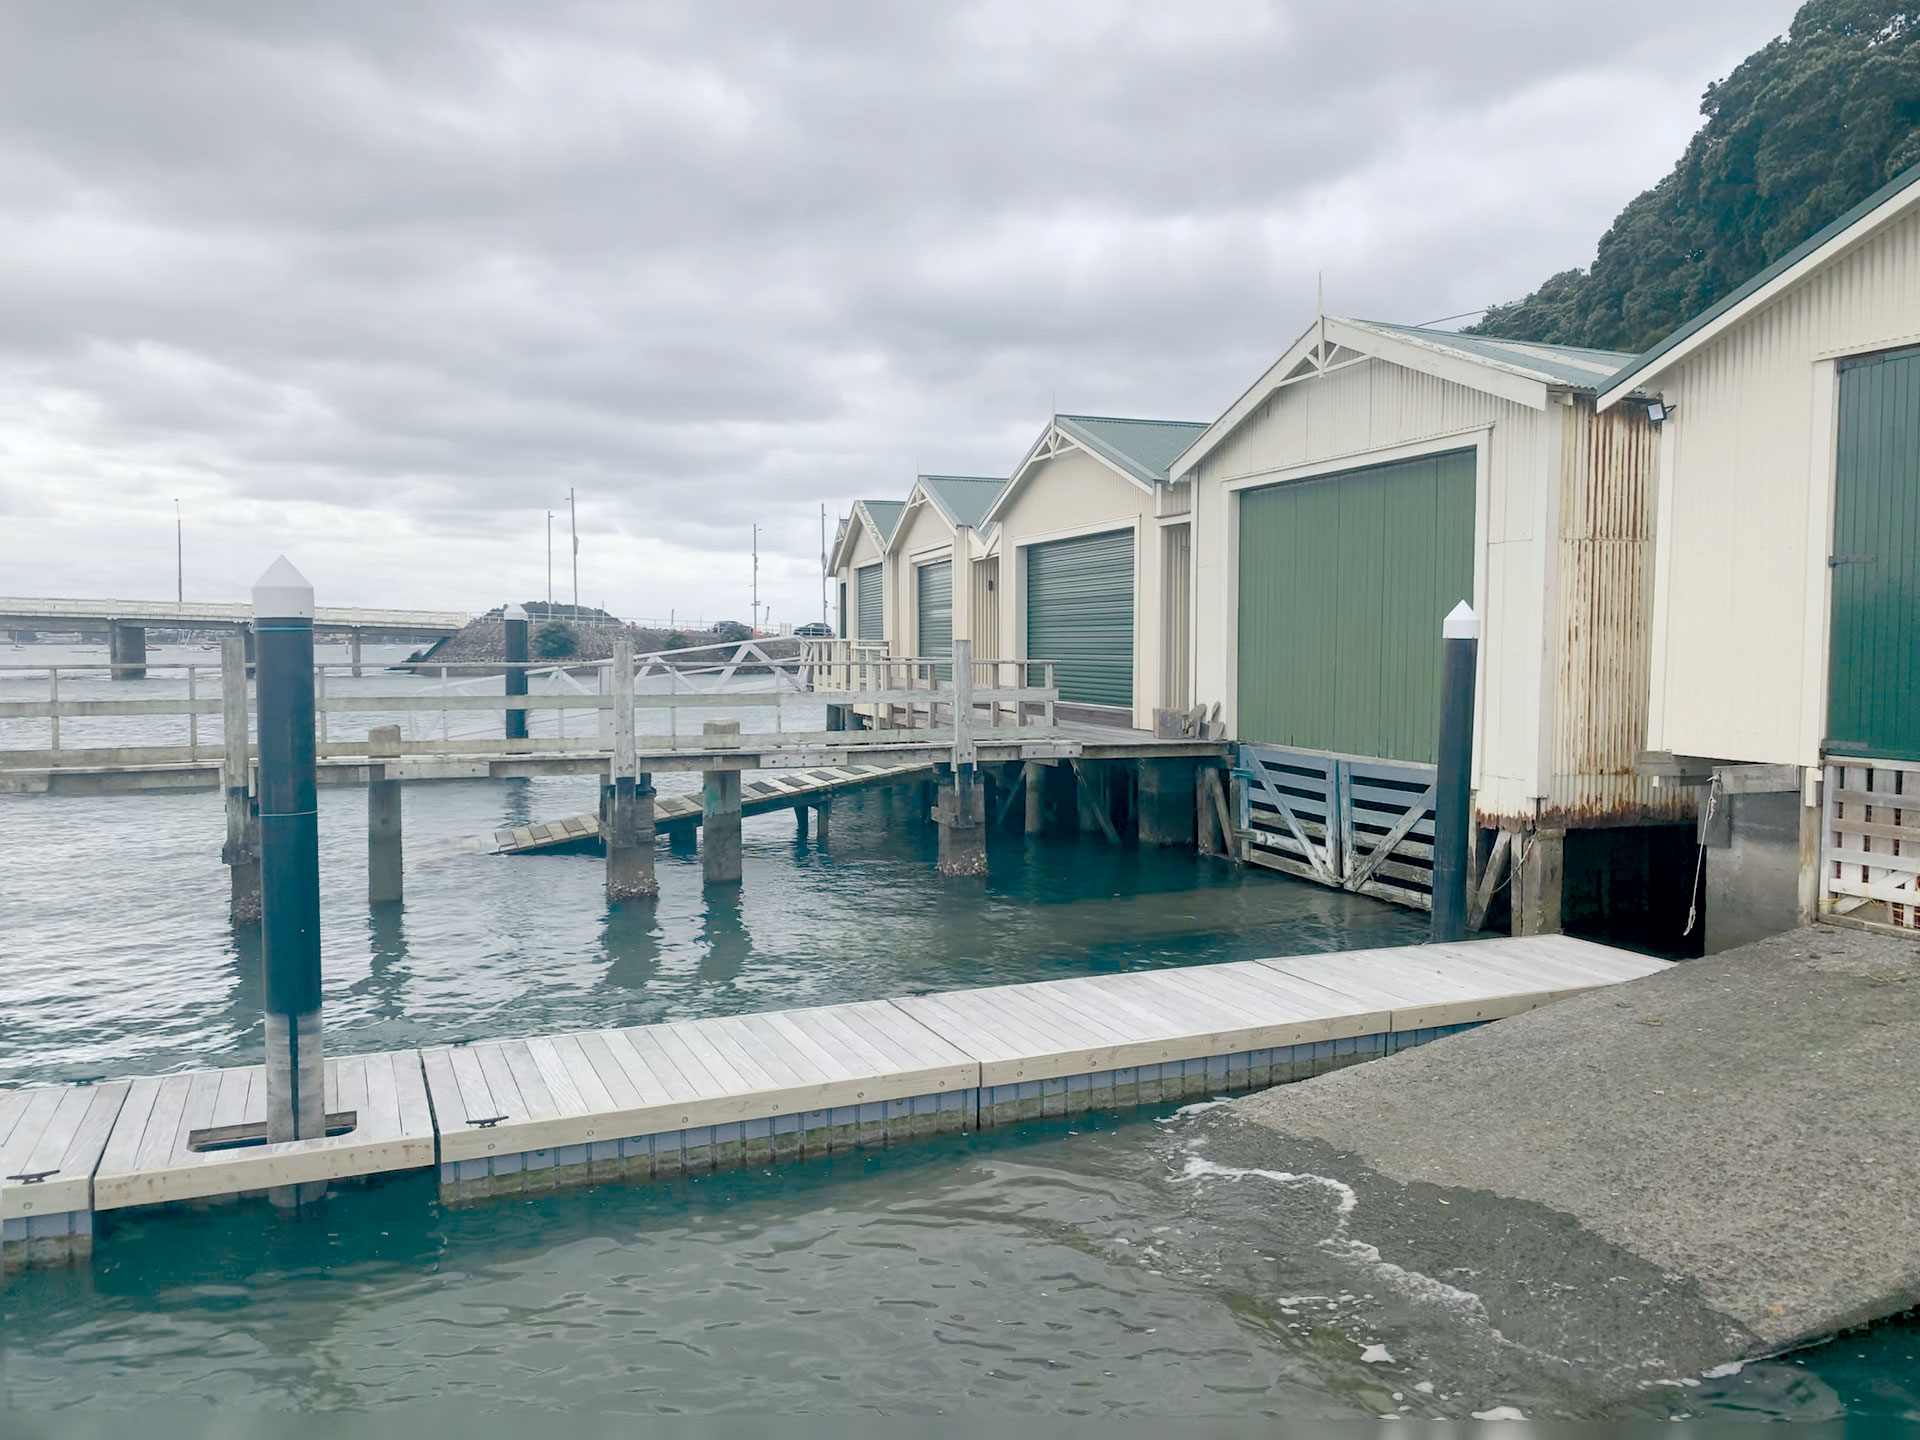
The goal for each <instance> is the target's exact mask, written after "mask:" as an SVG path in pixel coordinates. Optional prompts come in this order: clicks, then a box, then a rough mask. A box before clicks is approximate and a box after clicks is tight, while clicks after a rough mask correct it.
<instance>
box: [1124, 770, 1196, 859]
mask: <svg viewBox="0 0 1920 1440" xmlns="http://www.w3.org/2000/svg"><path fill="white" fill-rule="evenodd" d="M1136 763H1137V764H1138V765H1139V767H1140V783H1139V785H1138V786H1137V787H1136V788H1135V794H1136V795H1137V796H1138V797H1139V833H1140V843H1141V845H1143V846H1170V845H1191V844H1193V843H1194V829H1195V824H1194V819H1195V804H1194V783H1193V782H1194V765H1193V761H1191V760H1187V759H1173V760H1140V761H1137V762H1136Z"/></svg>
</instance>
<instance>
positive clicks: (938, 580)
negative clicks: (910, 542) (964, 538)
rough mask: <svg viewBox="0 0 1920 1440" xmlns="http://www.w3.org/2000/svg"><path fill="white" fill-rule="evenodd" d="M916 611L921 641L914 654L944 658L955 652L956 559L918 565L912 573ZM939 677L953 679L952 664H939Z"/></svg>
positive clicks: (927, 657) (926, 657)
mask: <svg viewBox="0 0 1920 1440" xmlns="http://www.w3.org/2000/svg"><path fill="white" fill-rule="evenodd" d="M913 588H914V602H915V614H916V615H917V616H918V617H919V618H918V621H917V623H918V625H919V627H920V628H919V636H920V643H919V645H918V646H917V647H916V648H915V650H914V652H913V653H914V654H915V655H917V656H919V657H921V658H922V659H929V660H934V659H945V658H948V657H950V656H952V654H953V562H952V561H951V560H942V561H940V562H939V563H938V564H935V565H922V566H919V567H918V568H917V569H916V570H915V571H914V574H913ZM939 674H940V678H941V679H942V680H947V679H951V678H952V675H953V671H952V668H951V667H950V666H945V665H943V666H941V667H940V671H939Z"/></svg>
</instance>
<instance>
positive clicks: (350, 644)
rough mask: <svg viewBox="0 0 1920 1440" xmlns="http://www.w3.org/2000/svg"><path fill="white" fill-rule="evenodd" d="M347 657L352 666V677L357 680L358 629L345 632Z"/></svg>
mask: <svg viewBox="0 0 1920 1440" xmlns="http://www.w3.org/2000/svg"><path fill="white" fill-rule="evenodd" d="M347 659H348V662H349V663H350V664H351V665H352V667H353V672H352V673H353V678H354V679H356V680H358V679H359V678H360V632H359V631H358V630H349V631H348V632H347Z"/></svg>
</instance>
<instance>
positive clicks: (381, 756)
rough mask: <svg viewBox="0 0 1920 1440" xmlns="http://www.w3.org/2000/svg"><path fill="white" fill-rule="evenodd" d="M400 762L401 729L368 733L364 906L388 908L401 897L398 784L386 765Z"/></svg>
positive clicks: (383, 727)
mask: <svg viewBox="0 0 1920 1440" xmlns="http://www.w3.org/2000/svg"><path fill="white" fill-rule="evenodd" d="M399 758H400V727H399V726H398V725H376V726H374V727H373V728H372V729H371V730H369V731H367V902H368V903H369V904H371V905H391V904H394V903H395V902H397V901H399V900H400V899H401V898H402V896H403V895H404V889H403V885H404V882H403V880H402V878H401V859H402V853H403V844H402V838H401V823H400V822H401V815H400V781H399V779H398V777H397V776H395V775H394V773H393V769H392V767H390V766H389V765H388V764H387V763H386V762H387V761H388V760H398V759H399Z"/></svg>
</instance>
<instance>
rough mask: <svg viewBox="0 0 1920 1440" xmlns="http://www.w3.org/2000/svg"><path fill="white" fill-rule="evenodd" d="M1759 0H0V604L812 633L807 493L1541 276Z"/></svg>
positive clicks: (1216, 406) (1742, 30)
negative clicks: (755, 554) (563, 602)
mask: <svg viewBox="0 0 1920 1440" xmlns="http://www.w3.org/2000/svg"><path fill="white" fill-rule="evenodd" d="M1793 9H1794V6H1793V4H1792V3H1790V0H1681V3H1679V4H1675V3H1673V0H1660V3H1657V4H1656V3H1639V0H1616V3H1613V4H1610V5H1608V6H1606V7H1604V9H1603V10H1602V11H1595V10H1594V9H1592V8H1591V7H1587V8H1585V9H1581V8H1574V9H1569V8H1567V7H1565V6H1552V5H1542V4H1540V3H1539V0H1468V3H1461V0H1434V3H1415V0H1377V3H1373V4H1366V5H1362V4H1345V5H1327V4H1325V3H1322V0H1265V3H1258V0H1206V3H1204V4H1189V5H1172V4H1166V3H1150V4H1138V5H1134V4H1126V3H1120V0H1099V3H1085V4H1080V3H1063V0H1008V3H980V4H972V3H940V4H933V3H920V4H912V3H899V0H886V3H873V4H861V3H836V4H830V5H829V4H791V3H770V4H764V5H753V4H722V3H713V0H707V3H688V4H684V5H674V4H636V3H608V4H572V3H564V0H543V3H542V4H540V5H537V6H536V5H527V4H524V3H515V4H511V5H508V4H490V3H485V0H449V3H445V4H435V3H428V0H407V3H402V4H395V3H393V0H368V3H352V0H332V3H327V4H317V3H316V4H293V3H274V4H260V3H258V0H233V3H227V4H220V3H196V4H192V5H180V6H175V5H169V4H165V3H161V0H139V3H129V4H126V5H122V6H114V5H107V4H89V3H85V0H46V3H35V0H7V3H6V4H5V6H4V8H3V9H0V593H10V594H40V595H120V596H140V597H150V598H160V597H163V596H165V597H170V596H171V595H172V593H173V586H174V547H173V539H174V536H173V502H174V499H175V498H176V497H178V499H179V500H180V502H181V506H182V509H183V511H184V514H185V517H186V589H187V594H188V595H189V597H198V598H206V599H240V598H244V595H245V592H246V589H247V587H248V586H249V585H250V583H251V582H252V580H253V579H254V577H255V576H257V575H258V573H259V572H260V571H261V570H262V569H264V568H265V567H266V565H267V563H268V562H269V561H270V560H271V559H272V558H273V555H274V554H275V553H276V552H278V551H281V550H284V551H285V552H286V553H287V554H288V555H289V556H291V557H292V558H293V560H294V562H295V563H296V564H297V565H299V566H300V567H301V568H302V569H303V570H305V571H306V573H307V574H308V576H309V577H310V578H311V579H312V580H313V581H314V583H315V586H316V588H317V590H318V591H319V594H320V597H321V599H322V601H323V602H325V603H338V604H374V603H384V604H394V605H419V606H433V607H451V608H459V609H473V610H478V609H484V608H486V607H488V606H491V605H493V604H496V603H498V602H500V601H501V600H503V599H508V598H512V599H529V598H534V597H537V596H541V595H544V594H545V592H546V584H547V580H546V575H547V571H546V549H545V535H546V514H547V511H548V510H549V509H555V510H557V511H559V512H560V514H559V517H558V519H557V520H556V528H557V533H558V535H559V536H560V540H559V542H558V543H557V544H556V547H555V572H556V574H555V594H556V597H557V598H560V599H566V598H568V591H569V586H570V579H569V576H568V571H567V568H566V553H565V528H564V527H565V502H566V496H567V489H568V487H569V486H572V487H575V488H576V489H577V491H578V494H579V510H580V528H581V533H582V537H583V539H582V546H581V555H580V587H581V599H582V600H583V601H585V602H586V603H589V604H601V603H604V604H605V605H607V606H608V607H610V608H612V609H614V610H616V611H619V612H620V613H622V614H625V615H629V616H643V617H652V616H660V615H665V614H666V612H667V611H668V609H669V608H670V607H671V608H674V609H676V610H677V611H678V612H679V614H680V615H681V616H687V615H689V614H692V615H698V616H704V618H705V619H708V620H713V619H718V618H723V617H739V618H742V619H744V618H746V615H747V606H748V582H749V563H748V540H749V527H750V526H751V525H752V524H754V523H755V522H756V521H757V522H758V523H759V524H760V525H761V527H762V540H761V594H762V598H763V599H765V600H767V601H768V602H769V603H770V604H771V606H772V612H773V619H774V620H775V621H776V622H777V621H780V620H789V621H797V620H804V619H810V618H817V616H818V613H819V604H820V602H819V579H818V559H817V555H818V550H819V534H818V528H819V520H818V515H819V510H818V507H819V506H820V505H821V504H822V503H825V504H826V505H827V506H828V507H829V515H830V516H837V515H838V514H839V513H841V512H842V511H843V510H844V508H845V507H846V505H847V504H848V503H849V502H850V501H852V500H854V499H856V498H861V497H875V498H900V497H904V495H905V493H906V491H907V488H908V486H909V485H910V484H911V480H912V476H913V474H914V471H915V468H916V466H917V467H918V468H919V469H921V470H927V471H944V472H949V473H970V474H993V475H1004V474H1006V473H1007V472H1008V470H1009V469H1010V468H1011V467H1012V466H1013V465H1014V464H1015V463H1016V462H1017V461H1018V459H1019V458H1020V455H1021V454H1022V452H1023V451H1024V450H1025V449H1026V447H1027V446H1028V445H1029V444H1030V443H1031V442H1032V440H1033V439H1034V437H1035V436H1036V435H1037V434H1038V432H1039V430H1040V427H1041V426H1042V425H1043V424H1044V423H1045V421H1046V418H1047V415H1048V413H1049V410H1050V408H1051V407H1052V406H1053V405H1054V404H1055V402H1056V400H1057V403H1058V406H1059V408H1060V409H1062V410H1066V411H1083V412H1093V413H1102V414H1112V415H1142V416H1154V417H1164V418H1176V419H1194V420H1211V419H1212V418H1214V417H1215V416H1216V415H1217V414H1218V413H1219V412H1220V411H1221V410H1222V409H1224V408H1225V407H1226V405H1227V404H1229V403H1230V402H1231V401H1232V400H1233V399H1234V398H1235V397H1236V396H1237V395H1238V394H1239V393H1240V392H1241V391H1242V390H1244V389H1245V388H1246V386H1247V385H1248V384H1250V383H1251V382H1252V381H1253V379H1254V378H1255V377H1256V376H1257V375H1258V373H1259V372H1260V371H1261V370H1262V369H1263V368H1264V367H1265V366H1267V365H1268V364H1270V363H1271V362H1272V360H1273V359H1274V358H1275V357H1276V356H1277V355H1278V354H1279V352H1280V351H1281V350H1282V349H1284V348H1285V346H1286V345H1287V344H1288V343H1289V342H1290V341H1291V340H1292V339H1293V338H1294V337H1295V336H1296V335H1297V334H1298V333H1299V332H1300V331H1301V330H1302V329H1303V328H1305V326H1306V324H1307V323H1308V322H1309V321H1310V320H1311V318H1312V315H1313V310H1314V277H1315V274H1316V272H1317V271H1324V273H1325V277H1326V280H1325V283H1326V294H1327V308H1328V309H1329V310H1330V311H1333V312H1336V313H1345V314H1353V315H1360V316H1366V317H1371V318H1379V319H1387V320H1395V321H1406V322H1420V321H1427V320H1433V319H1437V318H1439V317H1442V316H1447V315H1450V314H1452V313H1454V312H1456V311H1462V310H1467V309H1470V308H1472V307H1475V306H1480V305H1485V304H1487V303H1488V302H1489V301H1493V300H1503V299H1512V298H1515V297H1517V296H1519V295H1521V294H1523V293H1525V292H1526V291H1527V290H1529V289H1531V288H1532V287H1533V286H1534V285H1535V284H1536V283H1538V282H1539V281H1540V280H1541V279H1543V278H1545V277H1546V276H1547V275H1548V274H1550V273H1552V272H1553V271H1556V270H1559V269H1563V268H1566V267H1567V266H1570V265H1583V264H1585V263H1587V262H1588V260H1589V259H1590V258H1591V256H1592V253H1593V248H1594V242H1595V241H1596V240H1597V239H1598V237H1599V235H1600V233H1601V231H1602V230H1603V229H1604V228H1605V226H1606V224H1607V222H1608V221H1609V220H1610V219H1611V218H1612V217H1613V215H1614V214H1615V213H1616V212H1617V211H1618V209H1619V208H1620V206H1621V205H1622V204H1623V203H1624V202H1625V201H1627V200H1628V199H1630V198H1631V197H1632V196H1633V195H1634V194H1636V193H1637V192H1639V191H1640V190H1642V189H1644V188H1645V187H1646V186H1648V185H1650V184H1652V183H1653V182H1654V181H1655V180H1657V179H1658V178H1659V177H1660V176H1661V175H1662V174H1663V173H1664V172H1665V171H1666V170H1667V168H1668V167H1669V166H1670V165H1671V164H1672V162H1673V160H1674V159H1675V158H1676V157H1677V156H1678V154H1679V153H1680V150H1681V148H1682V147H1683V146H1684V144H1685V143H1686V140H1687V137H1688V136H1689V135H1690V134H1691V133H1692V132H1693V130H1694V129H1695V128H1696V126H1697V124H1698V123H1699V117H1698V113H1697V111H1698V104H1699V98H1700V94H1701V92H1702V91H1703V90H1704V89H1705V88H1706V86H1707V85H1708V84H1709V83H1710V82H1711V81H1713V80H1715V79H1716V78H1719V77H1721V76H1723V75H1725V74H1726V73H1727V71H1728V70H1729V69H1730V68H1731V67H1732V66H1733V65H1734V64H1735V63H1737V62H1738V61H1739V60H1740V59H1741V58H1742V57H1743V56H1745V55H1746V54H1748V53H1749V52H1751V51H1752V50H1754V49H1756V48H1758V47H1759V46H1760V45H1762V44H1764V43H1765V42H1766V41H1767V40H1768V39H1769V38H1771V37H1772V36H1774V35H1776V34H1778V33H1780V32H1781V31H1782V30H1783V29H1784V28H1785V26H1786V24H1787V22H1788V20H1789V19H1790V18H1791V15H1792V12H1793Z"/></svg>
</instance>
